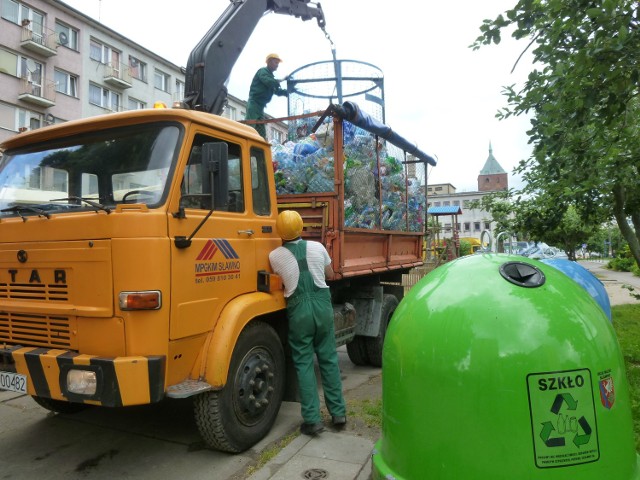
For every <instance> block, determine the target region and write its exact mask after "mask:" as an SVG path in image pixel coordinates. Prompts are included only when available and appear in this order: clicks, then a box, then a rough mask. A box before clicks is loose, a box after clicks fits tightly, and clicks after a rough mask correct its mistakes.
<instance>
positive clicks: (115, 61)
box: [89, 38, 120, 71]
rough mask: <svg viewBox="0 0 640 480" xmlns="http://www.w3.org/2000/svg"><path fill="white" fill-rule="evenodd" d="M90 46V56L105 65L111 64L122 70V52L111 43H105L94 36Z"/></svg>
mask: <svg viewBox="0 0 640 480" xmlns="http://www.w3.org/2000/svg"><path fill="white" fill-rule="evenodd" d="M89 48H90V50H89V58H91V59H92V60H95V61H96V62H100V63H104V64H105V65H111V66H112V67H113V68H114V69H115V70H117V71H119V70H120V52H119V51H118V50H114V49H113V48H111V47H110V46H109V45H105V44H103V43H101V42H99V41H97V40H95V39H93V38H92V39H91V42H90V44H89Z"/></svg>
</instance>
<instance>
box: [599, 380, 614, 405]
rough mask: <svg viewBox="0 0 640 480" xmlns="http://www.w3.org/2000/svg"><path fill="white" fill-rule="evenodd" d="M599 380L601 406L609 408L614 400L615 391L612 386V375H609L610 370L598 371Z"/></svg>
mask: <svg viewBox="0 0 640 480" xmlns="http://www.w3.org/2000/svg"><path fill="white" fill-rule="evenodd" d="M598 377H600V382H599V384H598V386H599V387H600V401H601V402H602V406H603V407H604V408H607V409H609V410H611V407H613V402H615V401H616V391H615V389H614V388H613V377H612V376H611V370H605V371H604V372H598Z"/></svg>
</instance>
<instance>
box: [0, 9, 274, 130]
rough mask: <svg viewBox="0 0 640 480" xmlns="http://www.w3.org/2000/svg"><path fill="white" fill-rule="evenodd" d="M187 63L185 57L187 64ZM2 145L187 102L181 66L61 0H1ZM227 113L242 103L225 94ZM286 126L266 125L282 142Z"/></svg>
mask: <svg viewBox="0 0 640 480" xmlns="http://www.w3.org/2000/svg"><path fill="white" fill-rule="evenodd" d="M186 62H187V58H185V64H186ZM0 84H1V85H2V88H1V89H0V142H1V141H3V140H4V139H6V138H8V137H10V136H12V135H15V134H16V133H18V132H21V131H25V130H32V129H36V128H40V127H43V126H46V125H51V124H54V123H58V122H64V121H68V120H74V119H78V118H84V117H90V116H94V115H101V114H104V113H109V112H116V111H122V110H134V109H143V108H151V107H153V105H154V104H155V102H163V103H164V104H166V105H168V106H171V104H172V103H173V101H175V100H181V99H182V98H184V91H185V80H184V73H183V69H182V68H181V67H180V66H178V65H175V64H173V63H171V62H169V61H167V60H165V59H164V58H162V57H160V56H159V55H157V54H156V53H154V52H152V51H150V50H148V49H146V48H145V47H143V46H141V45H139V44H137V43H135V42H133V41H132V40H130V39H128V38H127V37H125V36H123V35H121V34H119V33H118V32H116V31H114V30H112V29H110V28H108V27H106V26H104V25H102V24H101V23H99V22H97V21H96V20H94V19H92V18H91V17H88V16H86V15H84V14H83V13H81V12H79V11H78V10H76V9H74V8H72V7H70V6H68V5H66V4H65V3H64V2H61V1H58V0H28V1H22V0H0ZM229 98H230V100H229V102H228V106H227V109H226V111H225V116H227V117H229V118H234V119H236V120H242V119H243V118H244V116H245V112H246V102H243V101H242V100H240V99H238V98H237V97H231V96H230V97H229ZM286 132H287V129H286V125H284V124H276V125H275V126H269V127H268V133H267V135H268V137H269V139H272V138H274V139H276V141H279V140H280V139H282V140H284V139H286Z"/></svg>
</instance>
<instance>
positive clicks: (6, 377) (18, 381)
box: [0, 372, 27, 393]
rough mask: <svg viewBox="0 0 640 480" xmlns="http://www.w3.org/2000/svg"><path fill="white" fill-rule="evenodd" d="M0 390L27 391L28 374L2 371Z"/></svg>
mask: <svg viewBox="0 0 640 480" xmlns="http://www.w3.org/2000/svg"><path fill="white" fill-rule="evenodd" d="M0 390H9V391H11V392H18V393H27V376H26V375H21V374H19V373H11V372H0Z"/></svg>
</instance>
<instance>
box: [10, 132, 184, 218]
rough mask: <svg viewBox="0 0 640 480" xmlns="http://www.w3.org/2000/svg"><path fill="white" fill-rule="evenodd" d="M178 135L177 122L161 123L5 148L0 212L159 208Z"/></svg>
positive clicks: (177, 144) (176, 150) (25, 212)
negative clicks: (133, 206)
mask: <svg viewBox="0 0 640 480" xmlns="http://www.w3.org/2000/svg"><path fill="white" fill-rule="evenodd" d="M181 135H182V127H181V126H180V125H178V124H173V123H167V122H162V123H151V124H142V125H136V126H128V127H126V128H122V127H121V128H115V129H108V130H100V131H98V132H92V133H90V134H81V135H76V136H71V137H65V138H61V139H55V140H53V141H50V142H44V143H40V144H38V145H35V146H29V147H23V148H19V149H15V150H7V151H6V152H4V156H3V157H2V158H1V159H0V215H2V216H6V215H16V214H19V215H23V214H24V215H30V214H31V215H33V214H38V212H42V211H45V212H56V213H57V212H62V211H71V210H79V209H96V208H108V207H109V206H114V205H115V204H117V203H145V204H147V205H148V206H149V207H150V208H153V207H157V206H158V205H160V204H161V203H162V201H163V200H164V198H165V197H166V190H167V185H168V179H169V177H170V176H171V175H172V173H173V166H174V165H175V162H174V159H175V158H176V157H177V155H178V151H179V147H180V137H181ZM22 207H25V208H22ZM3 210H4V211H3Z"/></svg>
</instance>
